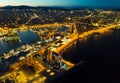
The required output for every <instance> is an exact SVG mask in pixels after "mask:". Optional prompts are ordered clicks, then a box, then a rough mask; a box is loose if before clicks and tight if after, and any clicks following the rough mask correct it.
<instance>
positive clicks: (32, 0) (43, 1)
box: [0, 0, 120, 8]
mask: <svg viewBox="0 0 120 83" xmlns="http://www.w3.org/2000/svg"><path fill="white" fill-rule="evenodd" d="M119 3H120V1H119V0H110V1H104V0H0V6H7V5H12V6H18V5H28V6H73V7H74V6H80V7H81V6H82V7H83V6H84V7H113V8H114V7H115V8H116V7H117V8H120V6H119Z"/></svg>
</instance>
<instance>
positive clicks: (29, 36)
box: [0, 30, 39, 55]
mask: <svg viewBox="0 0 120 83" xmlns="http://www.w3.org/2000/svg"><path fill="white" fill-rule="evenodd" d="M18 34H19V36H20V39H21V42H18V41H14V42H9V43H8V42H3V41H0V55H2V54H3V53H5V52H8V51H10V50H11V49H15V48H18V47H19V46H21V45H23V44H30V43H33V42H36V41H39V37H38V35H37V34H36V33H34V32H32V31H30V30H27V31H18Z"/></svg>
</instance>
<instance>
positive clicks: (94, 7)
mask: <svg viewBox="0 0 120 83" xmlns="http://www.w3.org/2000/svg"><path fill="white" fill-rule="evenodd" d="M9 7H31V8H37V7H50V8H51V7H52V8H68V9H69V8H70V9H72V8H73V9H74V8H78V9H79V8H92V9H120V7H112V6H109V7H105V6H79V5H73V6H30V5H17V6H14V5H6V6H0V8H9Z"/></svg>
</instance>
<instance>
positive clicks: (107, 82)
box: [50, 30, 120, 83]
mask: <svg viewBox="0 0 120 83" xmlns="http://www.w3.org/2000/svg"><path fill="white" fill-rule="evenodd" d="M63 58H64V59H65V60H69V61H71V62H72V63H75V64H78V63H79V62H80V61H81V60H83V61H84V62H83V64H78V65H76V66H75V67H73V68H72V69H70V70H68V71H67V72H65V73H64V74H60V75H59V76H58V77H55V79H53V80H52V81H50V83H51V82H53V83H54V82H56V83H120V30H111V31H110V32H109V33H106V34H104V35H91V36H89V37H87V38H86V39H85V41H83V40H80V41H77V45H76V47H74V49H71V50H69V51H68V52H66V53H64V55H63Z"/></svg>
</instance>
